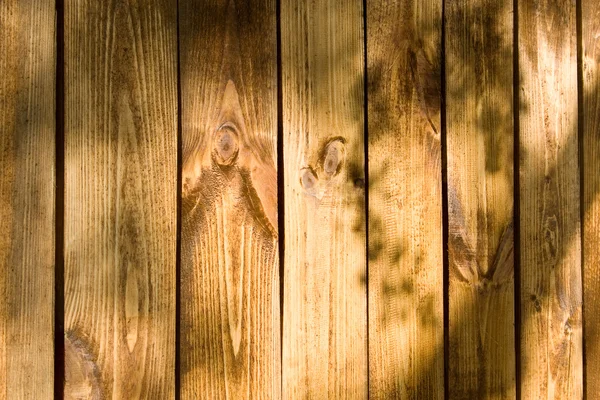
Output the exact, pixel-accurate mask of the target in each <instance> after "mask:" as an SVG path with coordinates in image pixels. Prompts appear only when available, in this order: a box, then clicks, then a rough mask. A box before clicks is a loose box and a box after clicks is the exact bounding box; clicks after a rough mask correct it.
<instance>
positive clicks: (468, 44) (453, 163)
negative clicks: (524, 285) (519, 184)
mask: <svg viewBox="0 0 600 400" xmlns="http://www.w3.org/2000/svg"><path fill="white" fill-rule="evenodd" d="M445 16H446V24H445V27H446V31H445V35H446V88H447V90H446V116H447V143H448V147H447V160H448V164H447V166H448V226H449V229H448V231H449V232H448V235H449V237H448V253H449V269H450V270H449V289H448V293H449V294H448V297H449V299H448V302H449V317H448V319H449V361H448V362H449V365H448V374H449V375H448V390H449V398H451V399H475V398H477V399H487V398H503V399H510V398H515V393H516V386H515V385H516V382H515V353H514V349H515V347H514V346H515V343H514V342H515V340H514V337H515V332H514V329H515V328H514V301H513V299H514V279H513V271H514V252H513V249H514V235H513V202H514V200H513V194H514V193H513V192H514V190H513V187H514V178H513V135H514V129H513V72H512V71H513V69H512V63H513V59H512V53H513V52H512V46H513V23H512V20H513V9H512V0H501V1H496V0H460V1H452V2H447V3H446V12H445Z"/></svg>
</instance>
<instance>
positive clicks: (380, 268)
mask: <svg viewBox="0 0 600 400" xmlns="http://www.w3.org/2000/svg"><path fill="white" fill-rule="evenodd" d="M441 19H442V2H441V1H439V0H429V1H424V2H421V1H415V0H394V1H386V0H377V1H368V2H367V51H368V54H367V57H368V59H367V62H368V65H367V67H368V70H367V77H368V122H369V126H368V137H369V148H368V154H369V188H368V190H369V376H370V380H369V397H370V398H373V399H413V398H427V399H442V398H443V397H444V342H443V339H444V326H443V322H444V317H443V261H442V183H441V179H442V172H441V168H442V165H441V143H440V141H441V136H440V135H441V124H440V107H441V100H442V93H441V83H442V72H441V35H442V29H441V28H442V24H441Z"/></svg>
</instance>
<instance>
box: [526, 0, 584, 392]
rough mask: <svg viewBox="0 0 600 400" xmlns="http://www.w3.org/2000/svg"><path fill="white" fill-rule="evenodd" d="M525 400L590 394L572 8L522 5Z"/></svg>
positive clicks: (553, 3) (544, 1)
mask: <svg viewBox="0 0 600 400" xmlns="http://www.w3.org/2000/svg"><path fill="white" fill-rule="evenodd" d="M519 65H520V88H519V100H520V110H519V121H520V135H519V136H520V137H519V141H520V143H519V152H520V171H519V173H520V215H521V221H520V226H521V235H520V236H521V243H520V247H521V287H520V290H521V294H520V298H521V305H520V307H521V332H520V340H521V354H520V357H521V374H522V376H521V393H522V397H523V398H531V399H579V398H581V397H582V392H583V387H582V386H583V385H582V384H583V382H582V377H583V370H582V368H583V366H582V321H581V301H582V293H581V292H582V290H581V289H582V287H581V286H582V283H581V232H580V231H581V228H580V214H579V168H578V149H577V147H578V145H577V143H578V140H577V46H576V25H575V2H572V1H568V2H566V1H559V0H540V1H535V2H532V1H528V0H524V1H519Z"/></svg>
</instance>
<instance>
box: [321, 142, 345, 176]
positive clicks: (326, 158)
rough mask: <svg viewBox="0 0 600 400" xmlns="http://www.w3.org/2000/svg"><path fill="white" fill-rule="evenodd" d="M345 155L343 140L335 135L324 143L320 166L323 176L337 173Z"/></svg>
mask: <svg viewBox="0 0 600 400" xmlns="http://www.w3.org/2000/svg"><path fill="white" fill-rule="evenodd" d="M345 157H346V150H345V140H344V139H343V138H341V137H335V138H333V139H331V140H329V142H328V143H327V144H326V145H325V147H324V149H323V153H322V157H321V159H322V168H323V173H324V175H325V177H327V178H331V177H333V176H334V175H337V174H338V173H339V172H340V170H341V169H342V166H343V164H344V159H345Z"/></svg>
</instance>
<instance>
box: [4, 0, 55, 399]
mask: <svg viewBox="0 0 600 400" xmlns="http://www.w3.org/2000/svg"><path fill="white" fill-rule="evenodd" d="M0 32H1V34H0V171H2V173H1V175H0V232H2V239H0V399H32V398H35V399H47V398H52V394H53V390H54V389H53V383H54V382H53V379H54V364H53V360H54V356H53V353H54V349H53V347H54V343H53V339H54V185H55V174H54V170H55V168H54V165H55V163H54V161H55V158H54V157H55V143H54V133H55V65H56V46H55V40H54V38H55V36H54V35H55V11H54V1H48V0H35V1H17V0H6V1H2V2H1V3H0Z"/></svg>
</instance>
